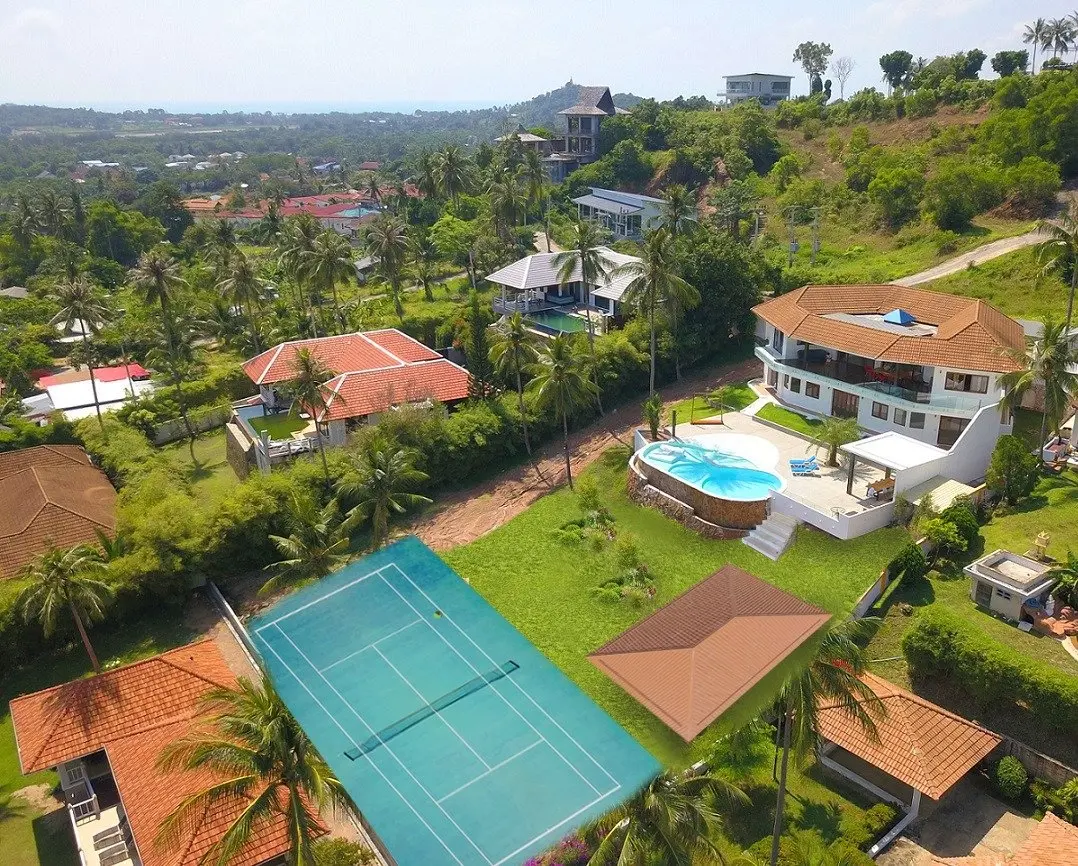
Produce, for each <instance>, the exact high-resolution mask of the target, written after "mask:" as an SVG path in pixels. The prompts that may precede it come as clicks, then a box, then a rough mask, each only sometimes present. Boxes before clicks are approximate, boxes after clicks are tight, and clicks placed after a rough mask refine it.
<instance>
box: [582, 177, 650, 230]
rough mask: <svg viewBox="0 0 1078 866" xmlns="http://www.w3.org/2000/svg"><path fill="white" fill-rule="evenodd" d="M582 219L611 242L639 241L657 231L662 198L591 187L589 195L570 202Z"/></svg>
mask: <svg viewBox="0 0 1078 866" xmlns="http://www.w3.org/2000/svg"><path fill="white" fill-rule="evenodd" d="M573 204H575V205H576V206H577V213H578V214H579V215H580V218H581V219H583V220H594V221H595V222H597V223H599V224H600V225H601V226H602V227H603V228H605V229H606V230H607V231H608V232H610V234H611V235H612V236H613V238H614V240H623V239H626V238H627V239H629V240H639V239H640V238H641V237H643V233H644V232H645V231H648V230H650V229H653V228H657V227H658V225H659V223H660V222H661V221H662V205H663V200H662V199H661V198H655V197H654V196H650V195H640V194H638V193H635V192H620V191H619V190H615V189H601V188H599V187H597V186H593V187H591V192H590V193H588V194H587V195H582V196H580V197H579V198H574V199H573Z"/></svg>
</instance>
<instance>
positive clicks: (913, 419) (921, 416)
mask: <svg viewBox="0 0 1078 866" xmlns="http://www.w3.org/2000/svg"><path fill="white" fill-rule="evenodd" d="M910 429H911V430H924V429H925V413H924V412H910Z"/></svg>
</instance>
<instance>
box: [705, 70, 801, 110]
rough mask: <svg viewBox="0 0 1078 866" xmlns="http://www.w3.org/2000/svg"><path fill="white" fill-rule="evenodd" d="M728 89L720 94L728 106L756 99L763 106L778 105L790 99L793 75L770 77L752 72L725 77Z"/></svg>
mask: <svg viewBox="0 0 1078 866" xmlns="http://www.w3.org/2000/svg"><path fill="white" fill-rule="evenodd" d="M724 81H725V82H726V89H725V90H723V91H722V92H721V93H719V96H720V97H722V99H723V100H725V102H726V104H727V105H737V104H738V103H739V102H745V101H747V100H749V99H755V100H756V101H757V102H759V103H760V104H761V105H765V106H766V105H777V104H778V103H780V102H782V100H784V99H789V98H790V82H792V81H793V76H792V75H770V74H768V73H766V72H750V73H748V74H747V75H727V76H724Z"/></svg>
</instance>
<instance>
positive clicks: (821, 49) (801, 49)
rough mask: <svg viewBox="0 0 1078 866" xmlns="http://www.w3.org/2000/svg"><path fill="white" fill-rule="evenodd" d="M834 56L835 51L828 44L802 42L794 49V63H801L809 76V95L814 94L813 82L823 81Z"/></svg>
mask: <svg viewBox="0 0 1078 866" xmlns="http://www.w3.org/2000/svg"><path fill="white" fill-rule="evenodd" d="M832 54H834V50H833V49H832V48H831V46H830V45H828V44H827V43H826V42H802V43H801V44H800V45H798V46H797V48H795V49H794V57H793V60H794V63H800V64H801V68H802V69H804V70H805V74H806V75H807V76H808V80H809V89H808V92H809V94H811V93H813V82H814V81H815V80H816V79H820V80H821V81H822V79H823V74H824V73H825V72H826V71H827V61H828V60H830V59H831V55H832Z"/></svg>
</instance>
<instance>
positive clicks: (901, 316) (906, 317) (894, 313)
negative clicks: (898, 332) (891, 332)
mask: <svg viewBox="0 0 1078 866" xmlns="http://www.w3.org/2000/svg"><path fill="white" fill-rule="evenodd" d="M883 320H884V321H885V322H887V323H888V324H889V325H912V324H913V323H914V322H916V321H917V320H916V319H915V318H914V317H913V316H912V315H911V314H910V313H907V312H906V311H905V310H901V309H899V310H891V312H889V313H888V314H887V315H886V316H884V317H883Z"/></svg>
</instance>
